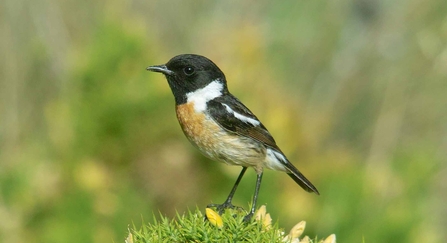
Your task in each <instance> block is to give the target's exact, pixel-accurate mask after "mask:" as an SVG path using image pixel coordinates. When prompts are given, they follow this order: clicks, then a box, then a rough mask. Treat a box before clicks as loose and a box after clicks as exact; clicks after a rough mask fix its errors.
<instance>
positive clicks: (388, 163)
mask: <svg viewBox="0 0 447 243" xmlns="http://www.w3.org/2000/svg"><path fill="white" fill-rule="evenodd" d="M445 9H447V1H445V0H424V1H422V0H408V1H404V0H397V1H387V0H377V1H366V0H356V1H349V0H342V1H282V2H278V1H276V2H273V1H257V2H256V4H254V3H253V2H252V1H246V2H236V1H233V2H228V1H220V2H217V1H175V2H173V1H142V0H127V1H124V0H115V1H96V0H92V1H75V0H65V1H56V0H46V1H43V0H35V1H26V0H6V1H3V2H2V4H1V7H0V30H1V33H2V34H1V38H0V53H1V55H0V242H8V243H14V242H30V243H33V242H64V243H72V242H73V243H74V242H76V243H78V242H98V243H99V242H101V243H102V242H123V241H124V240H125V237H126V235H127V233H128V232H127V231H126V229H127V227H128V225H129V224H132V222H140V221H141V218H143V219H145V220H149V222H148V223H146V224H145V226H142V225H139V224H138V223H136V225H135V227H134V229H135V231H132V230H131V232H139V231H138V230H139V229H144V227H148V226H147V225H156V223H155V221H152V220H151V216H152V215H154V214H155V215H158V213H161V214H162V215H165V216H164V217H165V220H166V219H169V221H171V220H174V219H177V221H178V218H176V215H177V212H178V214H179V215H181V217H183V216H185V218H188V215H190V214H189V211H188V208H199V209H200V211H203V210H204V208H205V206H206V205H207V204H209V203H221V202H223V201H224V200H225V198H226V196H227V195H228V192H229V190H230V188H231V186H232V185H233V183H234V180H235V179H236V177H237V174H238V172H239V170H240V168H236V167H229V166H226V165H223V164H218V163H216V162H212V161H209V160H208V159H206V158H205V157H203V156H202V155H201V154H200V153H199V152H198V151H197V150H196V149H195V148H194V147H192V146H191V145H190V144H189V143H188V141H187V140H186V139H185V137H184V136H183V134H182V132H181V130H180V128H179V125H178V124H177V121H176V117H175V112H174V107H173V106H174V101H173V97H172V94H171V93H170V90H169V87H168V85H167V83H166V81H165V79H164V78H163V77H162V75H155V74H153V73H149V72H147V71H146V70H145V68H146V67H147V66H149V65H152V64H161V63H164V62H166V61H167V60H169V59H170V58H171V57H172V56H174V55H177V54H180V53H197V54H201V55H205V56H207V57H209V58H210V59H212V60H213V61H214V62H216V63H217V64H218V65H219V66H220V67H221V68H222V69H223V71H224V72H225V74H226V77H227V79H228V85H229V89H230V90H231V91H232V93H233V94H235V95H236V96H238V97H239V98H240V99H241V100H242V101H243V102H244V103H245V104H246V105H247V106H248V107H250V109H251V110H252V111H253V112H254V113H256V115H257V116H258V118H259V119H260V120H261V121H262V122H263V123H264V125H265V126H266V127H267V128H268V129H269V131H270V132H271V133H272V134H273V136H274V137H275V140H276V141H277V143H278V145H279V146H280V147H281V149H282V150H283V151H284V153H285V154H286V155H287V156H288V158H289V160H290V161H291V162H293V163H294V164H295V165H296V166H297V167H298V168H299V169H300V170H301V171H302V172H303V173H304V174H305V175H306V177H308V178H309V179H310V180H311V181H312V182H313V183H314V184H315V185H316V186H317V188H318V189H319V191H320V193H321V195H320V196H316V195H314V194H308V193H306V192H305V191H303V190H302V189H301V188H299V186H297V185H296V184H295V183H294V182H293V181H292V180H290V178H288V176H285V175H283V174H281V173H278V172H271V171H266V173H265V174H264V177H263V184H262V186H261V190H260V195H259V199H258V203H259V204H266V205H268V208H269V213H270V214H271V215H272V217H273V218H274V219H278V221H279V223H278V224H280V225H281V227H283V228H286V229H289V228H292V226H293V225H294V224H296V222H297V221H298V220H297V219H299V220H303V221H306V223H307V228H306V234H307V235H309V236H312V237H313V236H319V237H320V236H328V235H330V234H335V235H336V236H337V239H338V241H339V242H368V243H369V242H381V243H388V242H389V243H391V242H392V243H394V242H414V243H416V242H443V241H445V239H447V233H446V232H447V231H445V226H446V225H447V221H446V219H447V207H445V201H446V200H445V199H446V198H447V190H446V188H445V185H446V183H445V180H446V179H445V178H447V163H446V161H447V154H446V148H447V146H446V144H447V143H446V141H447V139H446V138H447V127H446V124H447V115H446V107H447V95H446V94H447V85H446V80H447V46H446V43H447V22H446V17H445V16H446V14H445V12H446V11H445ZM254 184H255V173H253V171H248V172H247V175H246V177H244V179H243V180H242V182H241V184H240V186H239V189H238V191H237V193H236V195H235V198H234V204H235V205H246V204H247V202H250V201H251V197H252V196H253V195H252V193H253V188H254ZM192 215H198V212H193V214H192ZM225 221H226V219H225V218H224V222H225ZM157 222H163V220H158V221H157ZM273 227H276V226H273Z"/></svg>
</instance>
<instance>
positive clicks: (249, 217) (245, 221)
mask: <svg viewBox="0 0 447 243" xmlns="http://www.w3.org/2000/svg"><path fill="white" fill-rule="evenodd" d="M253 214H254V213H253V212H250V213H248V214H247V215H245V216H244V220H243V222H244V223H250V221H251V218H253Z"/></svg>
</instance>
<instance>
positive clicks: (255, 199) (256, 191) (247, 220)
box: [244, 172, 263, 222]
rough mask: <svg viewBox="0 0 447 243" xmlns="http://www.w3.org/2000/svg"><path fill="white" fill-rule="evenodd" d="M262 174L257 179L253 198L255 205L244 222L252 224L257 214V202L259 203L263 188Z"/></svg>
mask: <svg viewBox="0 0 447 243" xmlns="http://www.w3.org/2000/svg"><path fill="white" fill-rule="evenodd" d="M262 174H263V172H261V173H260V174H258V177H257V178H256V187H255V195H254V196H253V203H252V204H251V209H250V212H249V213H248V214H247V215H245V217H244V222H250V220H251V218H252V217H253V215H254V214H255V209H256V202H257V201H258V194H259V188H260V187H261V180H262Z"/></svg>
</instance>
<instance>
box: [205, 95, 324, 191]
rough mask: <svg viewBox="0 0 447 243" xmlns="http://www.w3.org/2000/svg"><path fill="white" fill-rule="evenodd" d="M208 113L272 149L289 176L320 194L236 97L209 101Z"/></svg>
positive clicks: (230, 130) (224, 124)
mask: <svg viewBox="0 0 447 243" xmlns="http://www.w3.org/2000/svg"><path fill="white" fill-rule="evenodd" d="M207 111H208V113H209V115H210V116H211V117H212V119H213V120H214V121H216V122H217V123H218V124H219V125H220V126H221V127H223V128H224V129H226V130H227V131H229V132H233V133H236V134H238V135H241V136H245V137H249V138H251V139H254V140H256V141H258V142H261V143H263V144H264V145H265V146H267V147H268V149H267V151H269V149H271V150H272V151H273V152H272V155H273V156H274V157H275V159H276V160H277V161H278V162H279V163H281V164H283V165H284V166H285V168H286V169H287V170H288V172H287V174H288V175H289V176H290V177H291V178H292V179H293V180H294V181H295V182H296V183H298V185H300V186H301V187H302V188H303V189H304V190H306V191H308V192H315V193H316V194H319V192H318V190H317V188H315V186H314V185H313V184H312V183H311V182H310V181H309V180H308V179H307V178H306V177H305V176H304V175H303V174H301V172H300V171H299V170H298V169H297V168H296V167H295V166H294V165H293V164H292V163H290V162H289V161H288V160H287V158H286V157H285V156H284V154H283V153H282V152H281V150H280V149H279V147H278V146H277V145H276V142H275V140H274V139H273V137H272V135H270V133H269V132H268V131H267V128H265V127H264V125H262V123H261V122H260V121H259V120H258V118H257V117H256V116H255V115H254V114H253V113H252V112H251V111H250V110H249V109H248V108H247V107H246V106H245V105H244V104H242V103H241V102H240V101H239V100H238V99H237V98H236V97H234V96H231V95H226V96H220V97H217V98H215V99H213V100H210V101H208V103H207Z"/></svg>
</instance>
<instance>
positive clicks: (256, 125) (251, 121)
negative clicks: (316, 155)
mask: <svg viewBox="0 0 447 243" xmlns="http://www.w3.org/2000/svg"><path fill="white" fill-rule="evenodd" d="M207 108H208V113H209V114H210V116H211V117H212V118H213V120H214V121H216V122H217V123H218V124H219V125H220V126H221V127H223V128H224V129H226V130H227V131H229V132H233V133H236V134H238V135H241V136H244V137H249V138H251V139H254V140H256V141H258V142H261V143H263V144H264V145H266V146H268V147H270V148H273V149H275V150H277V151H279V152H280V151H281V150H280V149H279V148H278V146H277V145H276V142H275V140H274V139H273V137H272V135H270V133H269V132H268V130H267V128H265V127H264V125H262V123H261V122H260V121H259V120H258V118H257V117H256V116H255V115H254V114H253V113H252V112H251V111H250V110H249V109H248V108H247V107H246V106H245V105H244V104H242V103H241V102H240V101H239V100H238V99H237V98H236V97H234V96H232V95H225V96H220V97H217V98H215V99H213V100H210V101H208V103H207Z"/></svg>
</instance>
